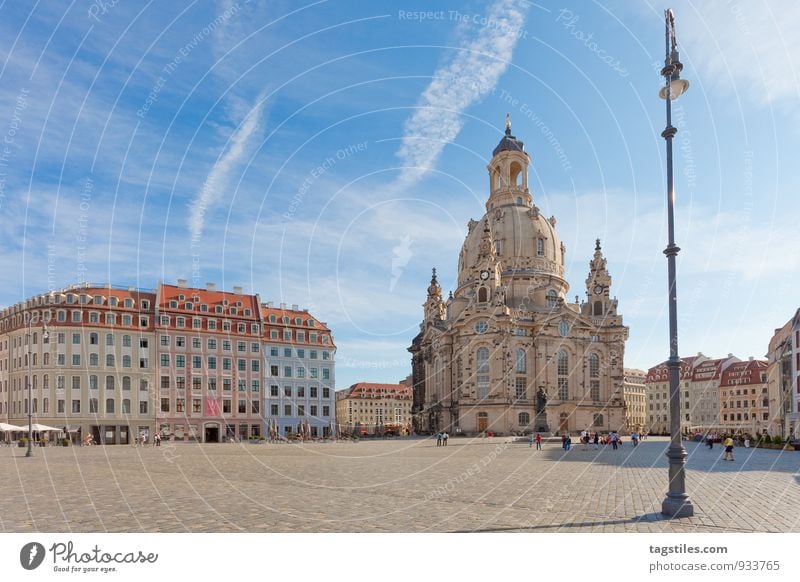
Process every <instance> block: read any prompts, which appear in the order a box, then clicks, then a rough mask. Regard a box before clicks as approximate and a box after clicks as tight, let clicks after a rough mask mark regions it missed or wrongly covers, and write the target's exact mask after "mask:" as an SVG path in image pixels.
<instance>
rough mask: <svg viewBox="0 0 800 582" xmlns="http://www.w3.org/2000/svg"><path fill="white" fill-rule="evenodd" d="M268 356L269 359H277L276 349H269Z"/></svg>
mask: <svg viewBox="0 0 800 582" xmlns="http://www.w3.org/2000/svg"><path fill="white" fill-rule="evenodd" d="M269 355H270V356H271V357H273V358H277V357H278V348H270V349H269Z"/></svg>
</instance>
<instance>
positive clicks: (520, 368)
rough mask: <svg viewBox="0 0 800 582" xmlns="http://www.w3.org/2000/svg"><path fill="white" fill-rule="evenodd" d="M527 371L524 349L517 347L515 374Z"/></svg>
mask: <svg viewBox="0 0 800 582" xmlns="http://www.w3.org/2000/svg"><path fill="white" fill-rule="evenodd" d="M526 371H527V362H526V357H525V350H524V349H522V348H518V349H517V374H524V373H525V372H526Z"/></svg>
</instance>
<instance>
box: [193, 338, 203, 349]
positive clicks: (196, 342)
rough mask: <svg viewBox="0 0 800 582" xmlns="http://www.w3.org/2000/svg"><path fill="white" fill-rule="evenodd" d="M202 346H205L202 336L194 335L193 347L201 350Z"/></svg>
mask: <svg viewBox="0 0 800 582" xmlns="http://www.w3.org/2000/svg"><path fill="white" fill-rule="evenodd" d="M201 347H203V344H202V341H201V340H200V338H199V337H193V338H192V348H193V349H195V350H199V349H200V348H201Z"/></svg>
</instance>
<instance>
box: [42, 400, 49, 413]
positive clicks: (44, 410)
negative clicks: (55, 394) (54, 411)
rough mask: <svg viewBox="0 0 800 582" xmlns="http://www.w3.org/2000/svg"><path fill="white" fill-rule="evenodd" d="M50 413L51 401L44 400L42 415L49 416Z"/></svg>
mask: <svg viewBox="0 0 800 582" xmlns="http://www.w3.org/2000/svg"><path fill="white" fill-rule="evenodd" d="M48 412H50V399H49V398H43V399H42V413H43V414H47V413H48Z"/></svg>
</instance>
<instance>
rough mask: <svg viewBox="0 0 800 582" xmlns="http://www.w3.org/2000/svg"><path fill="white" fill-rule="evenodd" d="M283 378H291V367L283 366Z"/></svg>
mask: <svg viewBox="0 0 800 582" xmlns="http://www.w3.org/2000/svg"><path fill="white" fill-rule="evenodd" d="M283 377H284V378H291V377H292V367H291V366H284V367H283Z"/></svg>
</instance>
